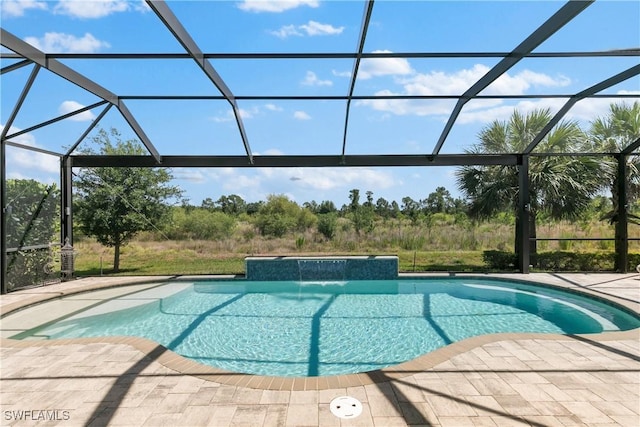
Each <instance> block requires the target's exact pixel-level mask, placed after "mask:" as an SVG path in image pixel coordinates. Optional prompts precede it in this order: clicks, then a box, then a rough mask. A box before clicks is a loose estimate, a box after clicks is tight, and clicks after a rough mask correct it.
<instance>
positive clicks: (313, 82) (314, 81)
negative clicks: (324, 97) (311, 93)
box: [301, 71, 333, 86]
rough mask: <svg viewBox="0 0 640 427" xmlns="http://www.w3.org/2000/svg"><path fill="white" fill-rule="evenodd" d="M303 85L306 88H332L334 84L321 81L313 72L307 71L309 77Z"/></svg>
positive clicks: (306, 77) (329, 81)
mask: <svg viewBox="0 0 640 427" xmlns="http://www.w3.org/2000/svg"><path fill="white" fill-rule="evenodd" d="M301 84H303V85H305V86H331V85H333V82H332V81H331V80H320V79H319V78H318V76H317V75H316V73H314V72H313V71H307V75H306V76H305V77H304V80H303V81H302V82H301Z"/></svg>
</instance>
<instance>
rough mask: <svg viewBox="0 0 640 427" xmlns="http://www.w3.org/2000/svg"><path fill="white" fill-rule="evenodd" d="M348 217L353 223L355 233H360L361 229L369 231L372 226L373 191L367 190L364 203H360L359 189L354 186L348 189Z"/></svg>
mask: <svg viewBox="0 0 640 427" xmlns="http://www.w3.org/2000/svg"><path fill="white" fill-rule="evenodd" d="M349 200H350V203H349V217H350V219H351V222H352V223H353V228H354V229H355V230H356V234H358V235H360V233H361V232H362V231H364V232H365V233H370V232H371V231H373V228H374V210H373V202H372V201H373V193H372V192H370V191H368V192H367V201H366V202H365V204H364V205H361V204H360V190H358V189H357V188H354V189H353V190H351V191H349Z"/></svg>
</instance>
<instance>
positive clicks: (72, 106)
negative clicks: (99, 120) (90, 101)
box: [58, 101, 96, 122]
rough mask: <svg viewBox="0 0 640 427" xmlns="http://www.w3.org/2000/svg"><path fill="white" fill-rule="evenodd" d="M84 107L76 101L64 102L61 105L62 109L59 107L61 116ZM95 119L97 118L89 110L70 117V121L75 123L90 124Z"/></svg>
mask: <svg viewBox="0 0 640 427" xmlns="http://www.w3.org/2000/svg"><path fill="white" fill-rule="evenodd" d="M84 107H85V106H84V105H82V104H80V103H79V102H76V101H64V102H63V103H62V104H60V107H58V112H59V113H60V114H67V113H71V112H73V111H76V110H79V109H81V108H84ZM95 118H96V116H95V115H94V114H93V113H92V112H91V111H89V110H87V111H84V112H82V113H79V114H76V115H74V116H71V117H69V120H73V121H74V122H90V121H91V120H93V119H95Z"/></svg>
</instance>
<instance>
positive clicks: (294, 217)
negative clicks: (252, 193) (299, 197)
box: [255, 194, 316, 237]
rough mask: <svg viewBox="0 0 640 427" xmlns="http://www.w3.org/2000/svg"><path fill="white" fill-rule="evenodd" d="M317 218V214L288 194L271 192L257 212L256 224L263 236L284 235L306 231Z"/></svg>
mask: <svg viewBox="0 0 640 427" xmlns="http://www.w3.org/2000/svg"><path fill="white" fill-rule="evenodd" d="M315 220H316V217H315V215H313V214H312V213H311V212H310V211H309V210H307V209H302V208H300V206H298V204H297V203H296V202H294V201H292V200H289V198H288V197H287V196H285V195H283V194H281V195H274V194H271V195H269V196H267V202H266V203H264V204H263V205H262V206H261V207H260V210H259V211H258V213H257V214H256V218H255V224H256V227H258V230H260V234H262V235H263V236H272V237H282V236H284V235H285V234H287V233H288V232H291V231H295V230H299V231H304V230H305V229H307V228H309V227H311V226H313V225H314V223H315Z"/></svg>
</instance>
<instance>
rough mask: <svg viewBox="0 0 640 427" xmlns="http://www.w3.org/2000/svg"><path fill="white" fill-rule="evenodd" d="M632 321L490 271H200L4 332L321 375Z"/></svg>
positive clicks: (247, 369) (266, 371)
mask: <svg viewBox="0 0 640 427" xmlns="http://www.w3.org/2000/svg"><path fill="white" fill-rule="evenodd" d="M637 327H640V320H639V319H638V318H637V316H634V315H632V314H629V313H627V312H626V311H622V310H620V309H617V308H615V307H613V306H610V305H607V304H604V303H601V302H599V301H596V300H592V299H588V298H585V297H582V296H579V295H575V294H570V293H566V292H561V291H558V290H555V289H550V288H545V287H538V286H531V285H526V284H521V283H515V282H514V283H507V282H505V281H502V280H485V279H471V278H448V279H438V280H434V279H416V280H414V279H400V280H384V281H350V282H251V281H211V282H192V283H188V282H173V283H169V284H165V285H159V286H157V287H153V288H151V289H147V290H144V291H140V292H135V293H132V294H129V295H126V296H123V297H119V298H115V299H112V300H110V301H108V302H106V303H103V304H100V305H97V306H95V307H92V308H90V309H88V310H85V311H82V312H80V313H76V314H74V315H72V316H70V317H67V318H64V319H61V320H59V321H57V322H55V323H52V324H49V325H46V326H44V327H38V328H35V329H32V330H29V331H27V332H25V333H21V334H20V335H19V336H15V337H14V338H33V337H39V338H47V339H53V338H70V337H90V336H91V337H93V336H114V335H130V336H140V337H145V338H148V339H151V340H154V341H156V342H158V343H160V344H162V345H164V346H166V347H167V348H169V349H171V350H173V351H175V352H176V353H178V354H181V355H183V356H185V357H188V358H191V359H193V360H196V361H198V362H200V363H203V364H206V365H211V366H215V367H218V368H222V369H225V370H229V371H234V372H242V373H252V374H260V375H277V376H325V375H337V374H346V373H354V372H365V371H371V370H375V369H380V368H383V367H387V366H391V365H396V364H399V363H402V362H404V361H407V360H411V359H413V358H416V357H418V356H420V355H422V354H425V353H429V352H431V351H433V350H435V349H437V348H440V347H443V346H446V345H447V344H450V343H453V342H456V341H460V340H462V339H465V338H468V337H472V336H477V335H484V334H491V333H499V332H548V333H565V334H584V333H599V332H604V331H616V330H628V329H633V328H637Z"/></svg>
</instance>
